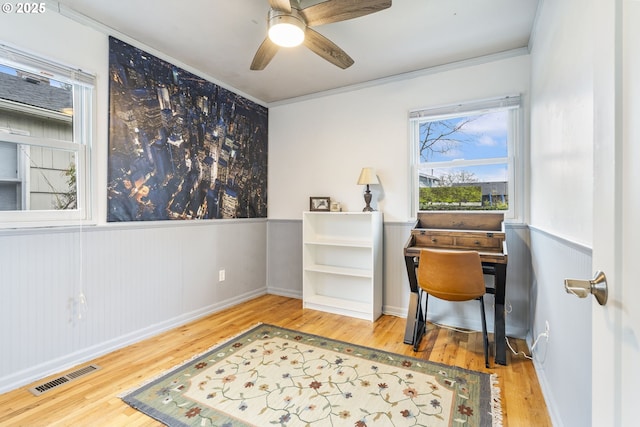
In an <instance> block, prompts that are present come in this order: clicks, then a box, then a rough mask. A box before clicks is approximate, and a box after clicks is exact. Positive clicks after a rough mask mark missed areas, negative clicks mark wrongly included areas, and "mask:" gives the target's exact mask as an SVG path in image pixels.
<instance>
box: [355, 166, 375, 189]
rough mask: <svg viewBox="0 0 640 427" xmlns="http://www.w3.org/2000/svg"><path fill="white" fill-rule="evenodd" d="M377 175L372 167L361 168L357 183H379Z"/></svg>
mask: <svg viewBox="0 0 640 427" xmlns="http://www.w3.org/2000/svg"><path fill="white" fill-rule="evenodd" d="M379 183H380V181H378V176H377V175H376V171H375V169H373V168H362V171H361V172H360V177H359V178H358V184H359V185H365V184H379Z"/></svg>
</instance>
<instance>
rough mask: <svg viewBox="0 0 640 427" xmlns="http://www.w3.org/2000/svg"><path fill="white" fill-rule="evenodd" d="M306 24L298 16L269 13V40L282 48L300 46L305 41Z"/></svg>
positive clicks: (275, 12)
mask: <svg viewBox="0 0 640 427" xmlns="http://www.w3.org/2000/svg"><path fill="white" fill-rule="evenodd" d="M305 28H306V25H305V23H304V22H303V21H302V20H301V19H299V18H297V17H296V16H294V15H293V14H292V15H287V14H283V13H282V12H281V11H277V10H271V11H270V12H269V39H271V41H272V42H274V43H275V44H277V45H278V46H282V47H294V46H298V45H299V44H301V43H302V42H303V41H304V30H305Z"/></svg>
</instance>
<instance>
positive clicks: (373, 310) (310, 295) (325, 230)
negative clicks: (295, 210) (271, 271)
mask: <svg viewBox="0 0 640 427" xmlns="http://www.w3.org/2000/svg"><path fill="white" fill-rule="evenodd" d="M302 222H303V231H302V240H303V244H302V246H303V248H302V250H303V256H302V265H303V267H302V268H303V279H302V280H303V282H302V301H303V306H304V307H305V308H311V309H314V310H322V311H327V312H330V313H336V314H342V315H346V316H351V317H357V318H360V319H367V320H370V321H374V320H376V319H377V318H378V317H380V314H382V213H381V212H304V213H303V216H302Z"/></svg>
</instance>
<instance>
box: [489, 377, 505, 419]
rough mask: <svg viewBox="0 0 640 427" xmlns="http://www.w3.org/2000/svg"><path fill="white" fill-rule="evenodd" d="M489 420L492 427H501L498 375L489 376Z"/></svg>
mask: <svg viewBox="0 0 640 427" xmlns="http://www.w3.org/2000/svg"><path fill="white" fill-rule="evenodd" d="M490 381H491V419H492V421H493V422H492V426H493V427H502V398H501V397H500V387H499V385H498V374H491V377H490Z"/></svg>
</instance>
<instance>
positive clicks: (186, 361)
mask: <svg viewBox="0 0 640 427" xmlns="http://www.w3.org/2000/svg"><path fill="white" fill-rule="evenodd" d="M263 324H264V323H263V322H258V323H255V324H254V325H253V326H251V327H248V328H246V329H244V330H243V331H242V332H239V333H237V334H235V335H233V336H230V337H228V338H225V339H224V340H222V341H219V342H217V343H215V344H213V345H212V346H210V347H209V348H207V349H206V350H204V351H201V352H200V353H198V354H196V355H194V356H192V357H190V358H188V359H186V360H183V361H182V362H181V363H178V364H176V365H174V366H173V367H171V368H169V369H165V370H164V371H162V372H160V373H159V374H158V375H155V376H153V377H151V378H149V379H147V380H145V381H144V382H142V383H140V384H138V385H136V386H134V387H131V388H128V389H126V390H125V391H123V392H122V393H119V394H118V396H117V397H118V398H120V399H122V398H123V397H125V396H127V395H128V394H130V393H132V392H133V391H135V390H137V389H139V388H141V387H144V386H145V385H147V384H149V383H151V382H153V381H155V380H157V379H159V378H161V377H163V376H165V375H166V374H168V373H169V372H171V371H173V370H175V369H178V368H179V367H181V366H182V365H184V364H185V363H189V362H192V361H194V360H196V359H197V358H199V357H201V356H203V355H205V354H207V353H208V352H210V351H211V350H213V349H214V348H216V347H218V346H219V345H220V344H222V343H225V342H227V341H231V340H233V339H235V338H237V337H239V336H240V335H242V334H244V333H245V332H247V331H250V330H251V329H253V328H256V327H258V326H260V325H263Z"/></svg>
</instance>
